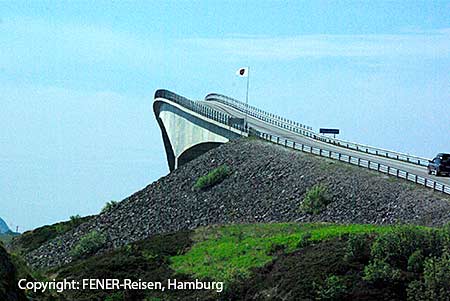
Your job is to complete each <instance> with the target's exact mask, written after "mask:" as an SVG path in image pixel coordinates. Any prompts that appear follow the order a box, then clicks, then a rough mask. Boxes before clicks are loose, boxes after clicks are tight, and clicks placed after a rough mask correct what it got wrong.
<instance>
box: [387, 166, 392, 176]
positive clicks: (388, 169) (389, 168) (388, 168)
mask: <svg viewBox="0 0 450 301" xmlns="http://www.w3.org/2000/svg"><path fill="white" fill-rule="evenodd" d="M390 170H391V167H390V166H388V167H387V174H389V171H390Z"/></svg>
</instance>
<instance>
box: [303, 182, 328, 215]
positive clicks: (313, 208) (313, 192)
mask: <svg viewBox="0 0 450 301" xmlns="http://www.w3.org/2000/svg"><path fill="white" fill-rule="evenodd" d="M330 202H331V198H330V196H329V194H328V191H327V188H326V186H325V185H322V184H316V185H314V186H313V187H311V188H310V189H308V190H307V192H306V195H305V198H304V199H303V203H302V205H301V208H300V209H301V210H302V211H303V212H305V213H310V214H319V213H320V212H322V210H324V209H325V208H326V207H327V205H328V204H329V203H330Z"/></svg>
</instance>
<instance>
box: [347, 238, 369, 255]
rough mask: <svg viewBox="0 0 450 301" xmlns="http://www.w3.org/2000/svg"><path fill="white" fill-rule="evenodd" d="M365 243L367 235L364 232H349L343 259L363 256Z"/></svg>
mask: <svg viewBox="0 0 450 301" xmlns="http://www.w3.org/2000/svg"><path fill="white" fill-rule="evenodd" d="M366 244H367V236H366V235H365V234H356V233H355V234H354V233H351V234H350V235H349V236H348V240H347V245H346V247H345V255H344V260H346V261H351V260H360V259H362V258H363V257H364V254H365V250H366Z"/></svg>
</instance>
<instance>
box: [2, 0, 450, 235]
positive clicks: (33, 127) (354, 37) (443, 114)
mask: <svg viewBox="0 0 450 301" xmlns="http://www.w3.org/2000/svg"><path fill="white" fill-rule="evenodd" d="M52 2H53V1H48V2H44V1H26V2H19V1H10V2H7V1H2V2H0V104H1V106H0V128H1V131H0V194H1V196H2V197H1V201H0V216H1V217H3V218H4V219H5V220H6V221H7V222H8V224H9V225H10V226H12V227H15V226H16V225H19V226H20V230H25V229H30V228H34V227H37V226H40V225H43V224H49V223H54V222H56V221H60V220H65V219H67V218H68V217H69V216H70V215H74V214H81V215H87V214H93V213H97V212H98V211H99V210H100V209H101V208H102V206H103V205H104V203H105V202H106V201H109V200H120V199H123V198H124V197H126V196H128V195H129V194H131V193H133V192H135V191H137V190H138V189H140V188H142V187H144V186H145V185H147V184H149V183H150V182H152V181H154V180H157V179H158V178H159V177H161V176H163V175H165V174H167V172H168V168H167V163H166V158H165V154H164V149H163V146H162V140H161V136H160V131H159V129H158V127H157V124H156V122H155V119H154V116H153V112H152V110H151V104H152V98H153V93H154V91H155V90H156V89H159V88H166V89H169V90H172V91H174V92H176V93H179V94H181V95H184V96H186V97H189V98H193V99H200V98H203V97H204V96H205V95H206V94H208V93H210V92H218V93H222V94H226V95H229V96H232V97H236V98H239V99H243V98H244V96H245V81H242V79H240V78H238V77H236V76H235V71H236V70H237V68H239V67H242V66H251V71H250V72H251V74H250V103H251V104H253V105H256V106H259V107H261V108H263V109H266V110H268V111H271V112H274V113H277V114H280V115H283V116H286V117H289V118H292V119H294V120H297V121H299V122H301V123H305V124H309V125H311V126H313V127H314V128H315V129H317V128H319V127H328V126H329V127H338V128H340V129H341V132H342V135H341V138H344V139H349V140H353V141H357V142H361V143H367V144H371V145H375V146H380V147H384V148H388V149H394V150H398V151H402V152H407V153H412V154H416V155H422V156H427V157H431V156H433V155H434V154H435V153H437V152H440V151H447V152H450V135H449V131H450V118H449V116H450V115H449V112H450V99H449V96H450V1H395V2H394V1H392V2H383V1H357V2H355V1H339V2H338V1H331V2H330V1H308V2H307V1H245V2H244V1H226V2H225V1H161V2H157V1H145V2H144V1H135V2H121V3H112V2H111V1H105V2H101V1H72V2H59V3H52Z"/></svg>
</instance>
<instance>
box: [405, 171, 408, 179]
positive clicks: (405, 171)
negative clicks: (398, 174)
mask: <svg viewBox="0 0 450 301" xmlns="http://www.w3.org/2000/svg"><path fill="white" fill-rule="evenodd" d="M405 173H406V178H405V179H407V180H408V172H407V171H405Z"/></svg>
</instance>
